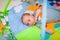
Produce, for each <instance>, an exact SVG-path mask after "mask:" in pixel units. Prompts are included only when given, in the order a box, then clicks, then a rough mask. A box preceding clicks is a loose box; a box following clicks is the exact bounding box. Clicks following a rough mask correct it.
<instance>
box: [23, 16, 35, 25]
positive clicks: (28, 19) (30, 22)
mask: <svg viewBox="0 0 60 40" xmlns="http://www.w3.org/2000/svg"><path fill="white" fill-rule="evenodd" d="M23 23H24V24H26V25H29V26H32V25H34V23H35V17H34V16H33V15H25V16H24V17H23Z"/></svg>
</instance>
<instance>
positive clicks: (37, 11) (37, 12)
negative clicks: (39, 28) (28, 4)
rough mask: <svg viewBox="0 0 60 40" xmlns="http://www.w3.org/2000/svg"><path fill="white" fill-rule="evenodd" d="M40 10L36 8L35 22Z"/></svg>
mask: <svg viewBox="0 0 60 40" xmlns="http://www.w3.org/2000/svg"><path fill="white" fill-rule="evenodd" d="M40 12H41V10H40V9H37V10H36V15H35V22H37V19H38V17H39V14H40Z"/></svg>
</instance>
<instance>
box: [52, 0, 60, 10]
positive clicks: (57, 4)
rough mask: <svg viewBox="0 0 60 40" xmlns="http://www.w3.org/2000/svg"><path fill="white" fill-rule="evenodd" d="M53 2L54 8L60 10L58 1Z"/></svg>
mask: <svg viewBox="0 0 60 40" xmlns="http://www.w3.org/2000/svg"><path fill="white" fill-rule="evenodd" d="M53 2H54V3H55V4H56V10H58V11H60V3H59V2H56V1H53Z"/></svg>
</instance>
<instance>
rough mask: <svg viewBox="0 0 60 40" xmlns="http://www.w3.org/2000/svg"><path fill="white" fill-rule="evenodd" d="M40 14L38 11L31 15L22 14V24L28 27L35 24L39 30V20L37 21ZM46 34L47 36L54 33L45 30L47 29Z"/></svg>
mask: <svg viewBox="0 0 60 40" xmlns="http://www.w3.org/2000/svg"><path fill="white" fill-rule="evenodd" d="M40 12H42V11H41V10H40V9H37V10H36V11H35V13H33V14H30V13H24V14H23V15H22V22H23V24H25V25H28V26H32V25H34V24H37V25H38V26H39V27H40V28H41V19H40V20H39V19H38V18H39V14H40ZM46 32H48V33H49V34H53V33H54V31H52V30H47V29H46Z"/></svg>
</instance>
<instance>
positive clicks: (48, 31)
mask: <svg viewBox="0 0 60 40" xmlns="http://www.w3.org/2000/svg"><path fill="white" fill-rule="evenodd" d="M40 28H41V27H40ZM45 31H46V32H47V33H49V34H53V33H54V31H53V30H48V29H45Z"/></svg>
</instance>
